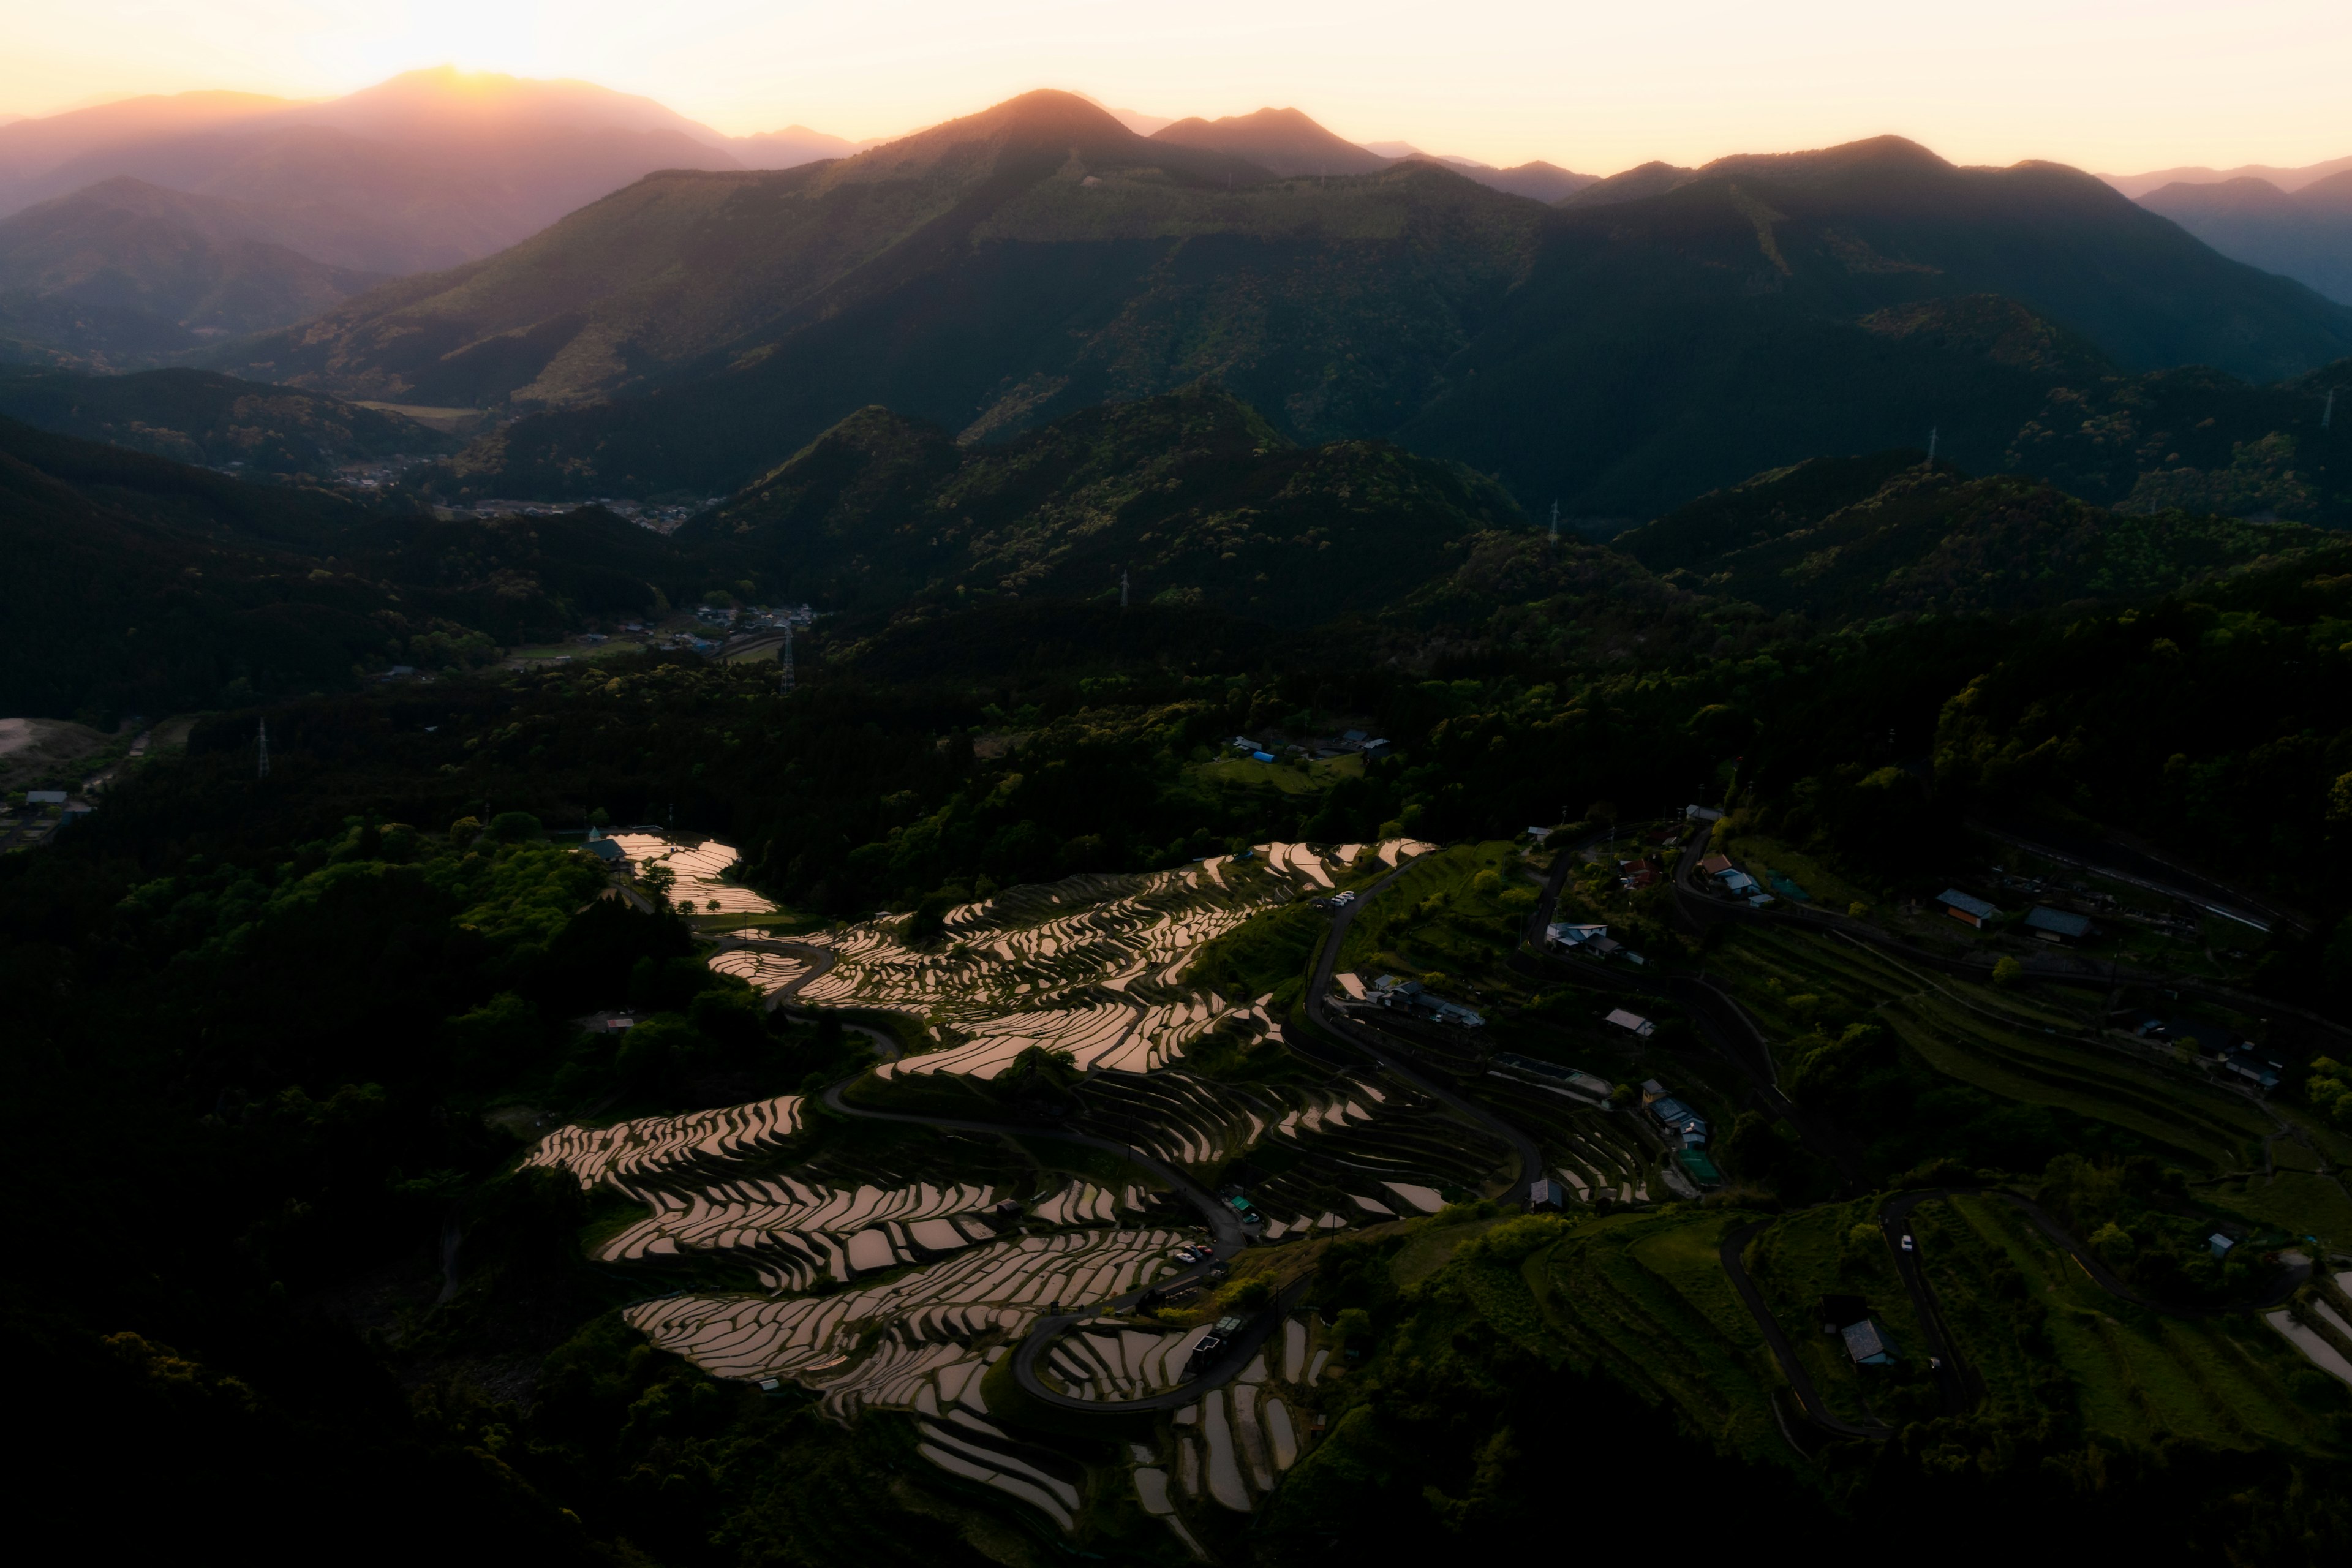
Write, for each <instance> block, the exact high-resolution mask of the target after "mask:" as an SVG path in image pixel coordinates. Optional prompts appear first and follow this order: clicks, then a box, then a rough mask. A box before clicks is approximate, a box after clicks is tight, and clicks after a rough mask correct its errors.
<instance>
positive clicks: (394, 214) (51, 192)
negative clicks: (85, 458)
mask: <svg viewBox="0 0 2352 1568" xmlns="http://www.w3.org/2000/svg"><path fill="white" fill-rule="evenodd" d="M864 145H866V143H856V142H848V141H845V140H844V139H842V138H840V137H835V136H828V135H826V134H824V133H823V132H815V131H811V130H809V129H808V128H807V127H805V126H791V127H788V128H786V129H784V130H782V131H777V132H766V133H763V134H760V135H755V136H746V137H729V136H724V135H721V134H720V133H719V132H715V131H712V130H710V129H709V127H707V126H703V125H699V124H698V123H696V122H695V121H690V120H688V119H686V118H685V117H684V116H682V115H678V114H676V113H674V112H672V111H671V110H667V109H665V108H663V107H662V106H661V105H659V104H657V103H656V102H654V101H653V100H650V99H644V98H635V97H631V96H629V95H627V94H623V93H617V92H613V91H610V90H608V89H604V88H599V87H594V86H592V85H590V84H588V83H584V82H570V81H531V80H526V79H518V78H512V77H502V76H489V75H467V74H464V73H460V72H457V71H454V70H450V69H446V68H444V69H438V70H425V71H415V72H410V73H408V74H406V75H404V76H399V77H395V78H394V79H391V80H389V81H386V82H383V83H382V84H380V85H378V86H376V87H373V88H369V89H364V90H362V91H360V92H356V93H352V94H350V95H349V96H347V97H344V98H340V99H336V100H331V101H330V102H325V103H296V102H291V101H289V100H282V99H274V98H266V97H260V96H257V95H253V94H245V93H219V92H204V93H184V94H179V95H176V96H172V97H158V98H142V99H131V100H124V101H122V102H119V103H110V104H105V105H101V106H100V107H98V108H94V109H86V110H75V111H72V112H69V113H64V114H57V115H50V116H47V117H45V118H41V119H37V120H24V121H16V122H15V123H12V124H8V125H5V126H0V217H5V225H0V252H5V253H6V254H0V296H6V297H11V298H14V299H16V300H17V301H18V308H17V309H16V310H15V311H14V312H13V314H12V315H10V316H7V317H0V333H5V334H6V335H8V336H13V337H16V338H18V339H25V340H30V341H32V342H39V343H43V344H46V345H47V347H49V348H50V349H52V350H57V351H62V352H63V355H64V357H66V358H68V360H69V361H70V360H71V359H73V358H74V357H76V356H79V357H81V358H83V359H91V358H92V357H93V356H94V359H95V363H99V364H100V365H104V364H107V363H113V362H114V361H116V360H119V359H120V358H121V355H122V353H123V349H122V346H121V345H123V344H124V343H126V342H131V341H136V342H138V344H139V348H138V349H137V351H136V352H137V353H142V354H145V355H147V356H149V357H150V358H151V359H152V356H153V355H155V354H157V353H169V352H171V351H173V350H174V349H178V348H184V347H186V346H188V344H189V343H190V342H193V341H195V340H193V339H190V338H188V337H187V336H186V335H185V334H187V333H190V332H202V331H206V330H208V329H216V330H219V331H231V332H244V331H254V330H257V329H259V328H264V327H274V326H282V325H284V324H286V323H288V322H289V321H299V320H301V319H303V318H305V317H307V316H310V315H312V314H315V313H316V312H317V311H319V310H322V309H324V308H325V307H326V306H328V305H330V304H332V303H334V302H335V301H337V300H341V299H343V298H347V297H348V296H350V295H351V294H352V293H354V292H356V291H358V290H359V289H361V288H363V287H365V286H367V285H369V284H372V283H373V282H378V281H382V280H383V279H386V278H389V277H393V276H398V275H402V274H406V273H413V272H417V271H421V270H425V269H427V268H446V267H450V266H454V265H457V264H458V263H461V262H464V261H467V260H470V259H473V258H478V257H482V256H487V255H489V254H491V253H493V252H495V251H498V250H500V249H503V248H505V247H508V246H510V245H512V244H514V243H515V242H517V241H518V240H520V239H523V238H525V237H528V236H530V235H531V234H533V233H535V232H537V231H538V230H540V229H541V228H544V227H545V226H547V225H548V224H550V223H552V222H554V221H555V220H556V219H557V218H559V217H561V216H563V215H564V214H565V213H567V212H570V211H572V210H573V209H574V208H577V207H579V206H582V205H585V204H586V203H588V202H591V201H593V200H595V199H596V198H597V197H599V196H602V195H606V194H607V193H609V192H611V191H614V190H616V189H618V188H620V187H622V186H624V185H626V184H629V183H630V182H632V181H634V180H636V179H638V178H640V177H642V176H643V175H645V174H650V173H652V172H654V171H655V170H658V169H668V168H701V169H771V168H787V167H792V166H794V165H798V164H802V163H810V162H813V161H815V160H819V159H824V158H836V157H841V156H845V155H846V154H849V153H855V152H856V151H858V150H859V149H860V147H862V146H864ZM110 234H112V235H114V236H115V237H114V238H110V237H109V236H110ZM256 244H262V245H267V246H270V247H275V250H273V251H272V252H271V253H270V254H268V255H266V256H264V255H259V254H257V253H255V252H254V251H253V250H252V248H251V247H253V246H254V245H256ZM58 257H64V258H68V259H66V260H64V261H62V262H59V261H58V260H57V259H55V258H58ZM27 258H32V259H27ZM225 288H226V289H228V290H229V292H231V293H233V294H234V296H235V298H234V301H233V302H226V301H225V299H224V292H223V291H224V289H225ZM34 301H48V302H49V303H47V304H46V305H43V306H41V307H40V308H39V309H33V308H32V302H34ZM66 307H80V308H83V315H84V317H87V313H88V310H89V308H101V307H102V308H103V309H104V310H116V311H120V310H130V311H132V312H134V313H135V317H136V319H137V320H138V321H139V323H140V325H141V327H142V330H141V331H135V332H134V331H130V330H129V329H128V328H127V327H126V326H125V324H124V323H123V322H121V321H112V320H110V319H107V318H100V322H99V323H98V324H83V323H82V321H80V320H78V319H77V317H76V316H75V315H74V314H73V313H72V312H71V311H70V310H67V309H65V308H66ZM174 329H176V331H174ZM13 357H16V358H26V357H39V356H37V355H27V354H25V353H17V354H16V355H14V356H13Z"/></svg>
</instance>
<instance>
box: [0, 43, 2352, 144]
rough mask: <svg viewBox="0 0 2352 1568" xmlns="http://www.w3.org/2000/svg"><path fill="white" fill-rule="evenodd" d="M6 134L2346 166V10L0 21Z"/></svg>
mask: <svg viewBox="0 0 2352 1568" xmlns="http://www.w3.org/2000/svg"><path fill="white" fill-rule="evenodd" d="M0 23H5V26H0V32H5V37H6V39H7V44H6V47H5V49H0V112H15V113H19V114H41V113H49V112H53V111H55V110H61V109H66V108H69V107H73V106H76V105H78V104H81V103H87V102H93V101H99V100H105V99H110V98H121V97H127V96H130V95H131V94H135V93H144V92H175V91H181V90H184V89H191V88H236V89H247V90H250V91H257V92H271V93H279V94H284V95H287V96H289V97H324V96H331V95H333V94H337V93H341V92H347V91H350V90H352V89H354V88H359V87H363V86H365V85H367V84H368V83H370V82H373V81H377V80H381V79H383V78H384V77H386V76H389V75H392V74H394V72H396V71H401V70H405V69H409V68H414V67H418V66H427V65H438V64H443V63H445V62H455V63H457V64H458V65H460V66H465V67H468V68H487V69H495V70H503V71H510V72H513V73H515V74H518V75H524V76H548V77H577V78H583V79H588V80H591V81H595V82H600V83H603V84H604V85H606V86H608V87H614V88H618V89H624V90H627V91H632V92H640V93H645V94H646V95H648V96H651V97H653V98H656V99H658V100H661V101H662V102H664V103H667V104H668V105H669V106H670V107H672V108H673V109H676V110H679V111H680V112H682V113H685V114H687V115H689V116H692V117H693V118H695V119H698V120H700V121H705V122H707V123H709V124H710V125H713V126H715V127H717V128H718V129H719V130H722V131H727V132H739V133H740V132H750V131H761V130H772V129H774V128H777V127H779V126H782V125H785V124H787V123H792V122H798V123H802V124H805V125H811V126H814V127H816V128H818V129H820V130H824V131H830V132H835V133H837V134H840V135H844V136H850V137H866V136H887V135H895V134H898V133H899V132H906V131H908V130H912V129H915V128H917V127H919V126H922V125H926V124H930V123H934V122H936V121H940V120H943V119H947V118H950V117H951V116H954V115H957V114H961V113H966V112H969V111H971V110H975V109H979V108H982V107H984V106H985V105H987V104H989V103H991V102H993V101H995V100H1000V99H1003V98H1006V97H1009V96H1011V95H1012V94H1013V93H1015V92H1019V91H1023V90H1024V89H1029V88H1033V87H1064V88H1071V89H1077V90H1081V91H1085V92H1088V93H1091V94H1093V95H1094V96H1095V97H1097V98H1098V99H1101V100H1105V101H1106V102H1108V103H1112V104H1116V105H1119V106H1122V107H1130V108H1134V109H1138V110H1144V111H1146V112H1149V113H1155V114H1163V115H1181V114H1188V113H1192V114H1204V115H1210V116H1215V115H1220V114H1233V113H1241V112H1246V111H1247V110H1253V109H1256V108H1258V107H1260V106H1262V105H1265V104H1269V103H1272V104H1288V105H1295V106H1297V107H1298V108H1300V109H1303V110H1307V112H1308V113H1309V114H1312V115H1314V116H1315V117H1316V118H1317V119H1318V120H1320V121H1323V122H1324V123H1325V124H1327V125H1328V126H1330V127H1331V128H1332V129H1333V130H1334V131H1337V132H1339V133H1340V134H1342V135H1344V136H1349V137H1351V138H1354V139H1357V140H1360V141H1389V140H1401V141H1410V142H1414V143H1415V144H1417V145H1419V146H1421V147H1423V149H1425V150H1427V151H1431V152H1438V153H1456V154H1463V155H1467V156H1470V157H1475V158H1479V159H1483V160H1486V161H1487V162H1489V163H1519V162H1522V161H1524V160H1527V159H1529V158H1546V159H1549V160H1551V161H1552V162H1554V163H1562V164H1565V165H1568V166H1570V167H1571V168H1576V169H1581V170H1587V171H1591V172H1593V173H1600V174H1607V173H1612V172H1614V171H1615V170H1618V169H1622V168H1624V167H1627V166H1629V165H1631V164H1633V163H1640V162H1642V161H1643V160H1645V159H1649V158H1664V159H1668V160H1671V161H1673V162H1675V163H1699V162H1703V161H1705V160H1706V159H1707V158H1710V157H1715V156H1717V155H1719V154H1722V153H1730V152H1739V151H1768V150H1774V149H1782V148H1792V147H1808V146H1820V145H1823V144H1826V143H1830V142H1840V141H1847V140H1852V139H1853V138H1854V137H1857V136H1864V135H1871V134H1874V133H1877V132H1899V133H1901V134H1903V135H1906V136H1910V137H1913V138H1915V139H1916V140H1918V141H1921V142H1927V144H1929V145H1930V146H1933V147H1935V148H1936V149H1937V151H1939V152H1941V153H1944V154H1945V155H1946V156H1948V157H1951V158H1954V159H1958V160H1959V161H1962V162H1968V163H2012V162H2015V161H2016V160H2018V159H2020V158H2027V157H2042V158H2054V159H2057V160H2060V161H2062V162H2065V163H2074V164H2077V165H2080V166H2082V167H2085V168H2090V169H2095V170H2102V171H2106V172H2113V173H2125V172H2130V171H2135V170H2139V169H2147V168H2157V167H2162V166H2166V165H2170V164H2176V163H2206V164H2212V165H2216V166H2227V165H2231V164H2235V163H2277V164H2288V165H2292V164H2297V163H2313V162H2316V161H2319V160H2321V159H2326V158H2335V157H2341V156H2344V155H2346V154H2347V153H2352V88H2347V83H2352V5H2346V4H2345V3H2344V0H2233V3H2231V4H2227V5H2222V4H2215V3H2214V0H2197V3H2189V0H2128V3H2127V0H1976V3H1975V4H1971V5H1934V6H1930V5H1902V4H1896V5H1888V4H1886V0H1867V3H1865V0H1791V3H1784V4H1781V5H1758V4H1755V3H1754V0H1685V3H1684V4H1680V5H1625V4H1622V0H1620V3H1613V4H1607V5H1595V4H1586V3H1582V0H1549V3H1544V4H1536V3H1529V0H1453V3H1452V4H1447V5H1433V4H1427V3H1425V0H1424V3H1422V4H1413V5H1404V4H1394V3H1389V0H1352V3H1340V0H1192V3H1191V4H1188V5H1169V4H1166V3H1165V0H1159V3H1155V4H1149V5H1146V4H1138V3H1133V0H1108V3H1107V0H1097V3H1095V4H1087V5H1079V4H1070V3H1066V0H997V3H994V4H986V3H982V4H973V3H971V0H861V3H860V4H857V5H841V4H838V3H837V0H828V3H826V4H817V3H815V0H662V3H660V4H646V3H645V0H560V3H558V0H547V3H533V0H74V3H73V4H71V5H54V4H36V3H35V0H0Z"/></svg>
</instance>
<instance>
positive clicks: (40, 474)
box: [0, 417, 702, 722]
mask: <svg viewBox="0 0 2352 1568" xmlns="http://www.w3.org/2000/svg"><path fill="white" fill-rule="evenodd" d="M0 553H5V558H6V560H7V561H8V563H9V567H8V570H7V571H6V572H5V573H0V619H5V623H6V625H7V626H8V627H9V628H10V641H9V650H10V651H9V657H8V658H6V659H5V660H0V709H5V710H7V711H9V712H12V713H26V714H35V715H40V716H45V717H59V718H62V717H68V716H75V715H88V716H90V717H91V718H92V719H93V721H105V722H111V721H112V717H113V716H115V715H119V714H121V713H124V712H144V713H148V714H157V713H166V712H172V711H174V710H186V709H189V708H195V707H209V706H213V705H215V704H235V703H239V702H246V701H250V700H255V699H256V698H259V697H285V696H299V695H300V694H302V693H304V692H306V691H314V690H341V689H348V688H349V687H350V686H352V684H353V682H354V680H355V679H356V678H357V677H358V676H359V675H361V674H362V673H365V672H367V671H372V670H381V669H383V668H384V667H385V666H386V665H387V664H390V663H392V662H394V661H395V660H398V661H404V662H408V663H412V664H415V665H416V666H418V667H419V668H426V669H442V668H449V667H452V666H457V667H460V668H462V667H467V666H471V665H478V664H481V663H484V662H487V661H488V660H489V659H491V658H495V657H496V654H497V649H498V647H499V645H501V644H510V643H516V642H521V641H525V640H530V639H536V638H543V637H558V636H561V635H562V634H563V633H564V632H566V631H569V630H572V629H576V628H577V627H578V626H580V625H581V624H582V623H583V619H584V618H585V617H587V616H613V615H620V614H626V613H630V612H634V611H638V610H642V609H646V608H650V607H652V606H653V605H656V604H657V603H658V602H659V600H660V597H661V595H662V594H663V593H664V592H666V591H674V592H677V593H679V594H684V593H687V592H689V591H691V592H699V591H701V587H702V576H701V573H702V568H700V567H698V566H691V565H688V564H687V563H684V562H683V560H682V558H681V556H680V555H679V552H677V550H676V549H675V548H673V547H672V546H671V545H670V543H669V542H668V541H667V540H666V539H663V538H662V537H661V536H659V535H658V534H654V533H650V532H648V531H646V530H644V529H641V528H638V527H636V526H635V524H632V523H628V522H625V521H622V520H621V519H619V518H616V517H614V516H612V515H611V514H610V513H607V512H604V511H601V510H595V509H586V510H581V511H576V512H572V513H571V514H569V515H567V516H563V517H552V518H513V519H499V520H495V521H484V522H468V521H460V522H442V521H435V520H434V519H433V518H432V517H430V516H426V515H420V514H401V513H398V512H395V511H391V510H384V509H371V508H369V507H366V506H362V505H361V504H359V503H356V502H354V501H352V500H347V499H345V498H344V497H342V496H340V495H336V494H332V493H330V492H328V491H324V490H319V489H307V488H296V487H293V486H287V485H257V484H247V483H245V482H243V481H241V480H238V479H230V478H228V477H226V476H225V475H221V474H216V473H213V472H210V471H208V470H205V469H203V468H189V467H186V466H184V465H182V464H179V463H175V462H172V461H170V460H168V459H166V458H157V457H152V456H149V455H146V454H144V453H140V452H131V451H127V450H125V449H123V448H122V447H114V446H106V445H101V444H99V443H96V442H90V441H82V440H78V439H75V438H74V437H68V436H58V435H52V434H50V433H48V432H47V431H42V430H36V429H34V428H32V427H31V426H26V425H20V424H17V423H16V421H14V420H11V419H7V418H5V417H0Z"/></svg>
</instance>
